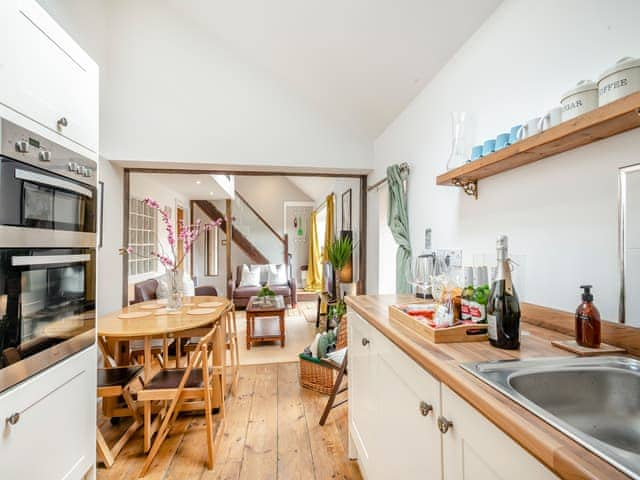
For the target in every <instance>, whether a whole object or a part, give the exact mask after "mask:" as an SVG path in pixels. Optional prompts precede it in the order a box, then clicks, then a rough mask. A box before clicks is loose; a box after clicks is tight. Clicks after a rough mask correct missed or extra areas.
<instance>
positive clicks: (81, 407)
mask: <svg viewBox="0 0 640 480" xmlns="http://www.w3.org/2000/svg"><path fill="white" fill-rule="evenodd" d="M96 362H97V360H96V349H95V347H91V348H88V349H86V350H83V351H81V352H79V353H77V354H76V355H73V356H72V357H69V358H67V359H65V360H63V361H62V362H60V363H58V364H56V365H54V366H52V367H51V368H49V369H48V370H45V371H44V372H42V373H40V374H38V375H36V376H34V377H31V378H29V379H28V380H26V381H25V382H23V383H20V384H18V385H17V386H15V387H13V388H11V389H10V390H8V391H6V392H3V393H2V394H0V430H1V431H2V434H1V435H0V478H3V479H5V478H6V479H19V478H24V479H27V478H29V479H40V478H42V479H56V480H57V479H69V480H73V479H81V478H83V476H84V474H85V473H86V472H87V471H91V470H92V469H93V468H94V463H95V425H96V400H95V395H96V390H95V385H96ZM16 413H17V414H19V418H18V420H17V421H16V422H15V424H13V425H12V424H11V423H10V422H9V421H7V419H8V418H10V417H11V416H12V415H14V414H16Z"/></svg>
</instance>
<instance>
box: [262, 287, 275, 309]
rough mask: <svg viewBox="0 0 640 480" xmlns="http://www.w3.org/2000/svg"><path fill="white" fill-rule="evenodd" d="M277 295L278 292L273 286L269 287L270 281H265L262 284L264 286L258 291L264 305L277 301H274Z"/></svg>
mask: <svg viewBox="0 0 640 480" xmlns="http://www.w3.org/2000/svg"><path fill="white" fill-rule="evenodd" d="M275 296H276V293H275V292H274V291H273V290H271V288H269V284H268V283H265V284H264V285H262V288H261V289H260V291H259V292H258V298H259V299H260V302H261V303H262V305H268V304H270V303H275V301H274V297H275Z"/></svg>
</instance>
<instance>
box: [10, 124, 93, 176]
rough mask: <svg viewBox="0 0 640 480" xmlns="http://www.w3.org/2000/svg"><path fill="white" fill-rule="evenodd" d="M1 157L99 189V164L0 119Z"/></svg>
mask: <svg viewBox="0 0 640 480" xmlns="http://www.w3.org/2000/svg"><path fill="white" fill-rule="evenodd" d="M0 129H1V133H0V154H2V155H5V156H7V157H11V158H14V159H16V160H19V161H21V162H25V163H29V164H31V165H34V166H36V167H39V168H43V169H46V170H48V171H50V172H52V173H57V174H58V175H63V176H65V177H67V178H71V179H73V180H76V181H79V182H82V183H85V184H88V185H91V186H93V187H95V186H96V183H97V180H96V168H97V165H96V162H94V161H93V160H91V159H89V158H86V157H84V156H82V155H80V154H78V153H75V152H72V151H71V150H68V149H66V148H64V147H62V146H60V145H58V144H57V143H55V142H52V141H51V140H48V139H46V138H43V137H41V136H40V135H37V134H35V133H33V132H31V131H29V130H27V129H25V128H22V127H20V126H18V125H15V124H14V123H12V122H9V121H8V120H5V119H3V118H0Z"/></svg>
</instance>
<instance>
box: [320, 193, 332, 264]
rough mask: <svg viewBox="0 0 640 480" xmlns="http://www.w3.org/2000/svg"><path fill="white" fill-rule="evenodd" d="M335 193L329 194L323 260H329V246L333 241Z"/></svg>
mask: <svg viewBox="0 0 640 480" xmlns="http://www.w3.org/2000/svg"><path fill="white" fill-rule="evenodd" d="M333 211H334V206H333V193H332V194H331V195H328V196H327V222H326V224H325V228H324V249H323V251H322V260H323V261H325V262H328V261H329V256H328V255H327V247H328V246H329V245H331V244H332V243H333V237H334V232H333V223H334V222H333V220H334V216H333Z"/></svg>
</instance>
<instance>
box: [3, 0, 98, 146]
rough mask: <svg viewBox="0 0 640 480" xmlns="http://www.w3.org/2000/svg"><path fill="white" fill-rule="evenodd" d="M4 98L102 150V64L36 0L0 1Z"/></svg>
mask: <svg viewBox="0 0 640 480" xmlns="http://www.w3.org/2000/svg"><path fill="white" fill-rule="evenodd" d="M0 104H3V105H4V106H5V107H7V108H9V109H11V110H12V111H15V112H17V113H18V114H20V115H22V116H23V117H25V118H27V119H29V120H31V121H34V122H37V123H38V124H40V125H42V126H44V127H46V129H48V130H49V131H50V132H53V133H55V135H59V136H62V137H65V138H67V139H69V140H71V141H72V142H74V143H76V144H78V145H80V146H82V147H85V148H87V149H89V150H91V151H93V152H97V151H98V66H97V65H96V64H95V62H93V60H91V58H90V57H89V56H88V55H87V54H86V53H85V52H84V51H83V50H82V49H81V48H80V47H79V46H78V45H77V44H76V43H75V42H74V41H73V39H72V38H71V37H70V36H69V35H68V34H67V33H66V32H65V31H64V30H63V29H62V28H61V27H60V26H59V25H58V24H57V23H56V22H55V21H54V20H53V19H52V18H51V17H50V16H49V15H48V14H47V13H46V12H45V10H44V9H43V8H42V7H41V6H40V5H38V3H37V2H36V1H35V0H3V1H2V2H0ZM65 124H66V125H65ZM25 126H26V125H25ZM52 140H55V138H52Z"/></svg>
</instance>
